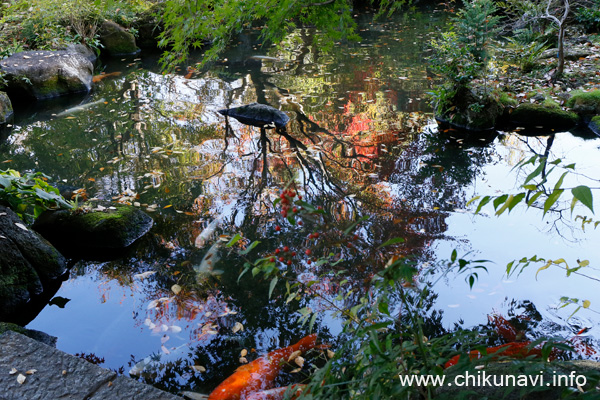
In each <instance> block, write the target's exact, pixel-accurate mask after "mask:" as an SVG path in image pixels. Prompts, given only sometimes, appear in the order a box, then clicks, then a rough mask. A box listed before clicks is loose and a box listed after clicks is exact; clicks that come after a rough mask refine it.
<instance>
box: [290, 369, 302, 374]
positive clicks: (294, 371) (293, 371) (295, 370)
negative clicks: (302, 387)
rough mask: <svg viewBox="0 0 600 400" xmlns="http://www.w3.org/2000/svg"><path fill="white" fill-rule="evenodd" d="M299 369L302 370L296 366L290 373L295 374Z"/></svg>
mask: <svg viewBox="0 0 600 400" xmlns="http://www.w3.org/2000/svg"><path fill="white" fill-rule="evenodd" d="M300 371H302V368H296V369H293V370H291V371H290V373H291V374H295V373H297V372H300Z"/></svg>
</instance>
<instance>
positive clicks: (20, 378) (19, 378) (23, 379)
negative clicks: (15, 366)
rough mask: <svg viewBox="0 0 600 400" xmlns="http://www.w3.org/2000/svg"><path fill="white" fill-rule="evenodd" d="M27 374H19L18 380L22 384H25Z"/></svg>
mask: <svg viewBox="0 0 600 400" xmlns="http://www.w3.org/2000/svg"><path fill="white" fill-rule="evenodd" d="M25 379H26V378H25V375H23V374H19V376H17V382H19V383H20V384H21V385H22V384H23V382H25Z"/></svg>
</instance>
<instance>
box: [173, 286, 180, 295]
mask: <svg viewBox="0 0 600 400" xmlns="http://www.w3.org/2000/svg"><path fill="white" fill-rule="evenodd" d="M171 290H172V291H173V293H175V294H179V292H181V286H179V285H178V284H175V285H173V286H171Z"/></svg>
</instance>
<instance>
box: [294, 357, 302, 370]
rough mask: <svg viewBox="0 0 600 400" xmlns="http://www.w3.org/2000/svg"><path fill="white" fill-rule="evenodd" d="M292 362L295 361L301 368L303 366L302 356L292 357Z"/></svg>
mask: <svg viewBox="0 0 600 400" xmlns="http://www.w3.org/2000/svg"><path fill="white" fill-rule="evenodd" d="M294 362H295V363H296V365H297V366H299V367H301V368H302V367H303V366H304V358H302V357H296V358H295V359H294Z"/></svg>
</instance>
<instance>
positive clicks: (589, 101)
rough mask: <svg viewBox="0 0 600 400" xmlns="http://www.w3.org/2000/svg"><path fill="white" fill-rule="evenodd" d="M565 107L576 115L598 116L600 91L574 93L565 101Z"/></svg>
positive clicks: (599, 111)
mask: <svg viewBox="0 0 600 400" xmlns="http://www.w3.org/2000/svg"><path fill="white" fill-rule="evenodd" d="M567 106H569V107H571V108H572V109H573V111H575V112H576V113H578V114H600V90H592V91H590V92H583V91H576V92H574V93H573V94H572V96H571V98H570V99H569V100H568V101H567Z"/></svg>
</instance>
